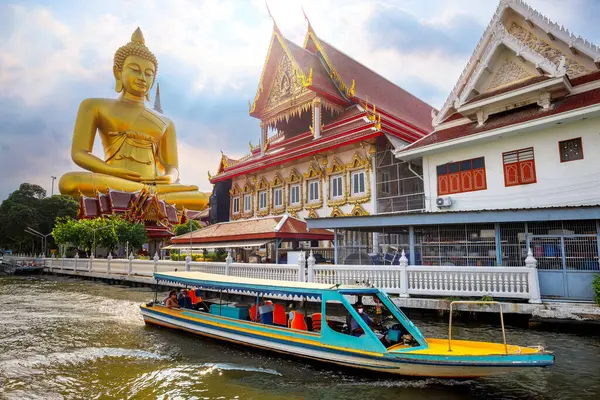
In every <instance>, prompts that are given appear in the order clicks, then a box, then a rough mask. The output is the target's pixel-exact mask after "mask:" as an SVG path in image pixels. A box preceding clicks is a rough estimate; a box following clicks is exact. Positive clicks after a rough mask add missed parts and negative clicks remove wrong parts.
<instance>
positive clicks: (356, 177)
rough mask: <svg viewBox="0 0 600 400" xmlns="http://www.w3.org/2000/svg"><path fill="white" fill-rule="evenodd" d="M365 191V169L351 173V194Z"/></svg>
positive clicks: (359, 193)
mask: <svg viewBox="0 0 600 400" xmlns="http://www.w3.org/2000/svg"><path fill="white" fill-rule="evenodd" d="M364 193H365V171H357V172H353V173H352V196H356V195H361V194H364Z"/></svg>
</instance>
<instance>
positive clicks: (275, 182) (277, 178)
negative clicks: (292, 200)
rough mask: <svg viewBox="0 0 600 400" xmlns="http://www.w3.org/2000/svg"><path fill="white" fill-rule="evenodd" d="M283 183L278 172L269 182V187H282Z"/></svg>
mask: <svg viewBox="0 0 600 400" xmlns="http://www.w3.org/2000/svg"><path fill="white" fill-rule="evenodd" d="M284 183H285V179H283V177H282V176H281V174H280V173H279V172H277V173H276V174H275V176H274V177H273V180H272V181H271V182H270V184H271V187H277V186H282V185H283V184H284Z"/></svg>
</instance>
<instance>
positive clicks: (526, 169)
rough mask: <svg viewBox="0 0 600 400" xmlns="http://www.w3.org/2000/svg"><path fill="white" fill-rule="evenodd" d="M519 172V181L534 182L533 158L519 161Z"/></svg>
mask: <svg viewBox="0 0 600 400" xmlns="http://www.w3.org/2000/svg"><path fill="white" fill-rule="evenodd" d="M519 170H520V171H519V172H520V175H521V183H535V182H536V180H535V162H534V160H527V161H521V162H520V163H519Z"/></svg>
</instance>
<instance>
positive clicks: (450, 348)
mask: <svg viewBox="0 0 600 400" xmlns="http://www.w3.org/2000/svg"><path fill="white" fill-rule="evenodd" d="M455 304H490V305H492V304H495V305H497V306H498V309H499V311H500V326H501V328H502V339H503V341H504V352H505V353H506V354H508V346H507V345H506V331H505V330H504V315H503V314H502V304H501V303H500V302H498V301H484V300H456V301H453V302H451V303H450V320H449V323H448V351H452V308H453V306H454V305H455Z"/></svg>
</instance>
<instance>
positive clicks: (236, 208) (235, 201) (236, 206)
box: [232, 197, 240, 214]
mask: <svg viewBox="0 0 600 400" xmlns="http://www.w3.org/2000/svg"><path fill="white" fill-rule="evenodd" d="M232 201H233V206H232V209H233V213H234V214H239V213H240V198H239V197H234V198H233V199H232Z"/></svg>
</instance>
